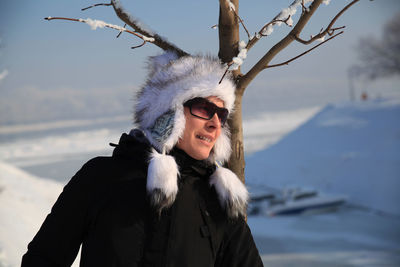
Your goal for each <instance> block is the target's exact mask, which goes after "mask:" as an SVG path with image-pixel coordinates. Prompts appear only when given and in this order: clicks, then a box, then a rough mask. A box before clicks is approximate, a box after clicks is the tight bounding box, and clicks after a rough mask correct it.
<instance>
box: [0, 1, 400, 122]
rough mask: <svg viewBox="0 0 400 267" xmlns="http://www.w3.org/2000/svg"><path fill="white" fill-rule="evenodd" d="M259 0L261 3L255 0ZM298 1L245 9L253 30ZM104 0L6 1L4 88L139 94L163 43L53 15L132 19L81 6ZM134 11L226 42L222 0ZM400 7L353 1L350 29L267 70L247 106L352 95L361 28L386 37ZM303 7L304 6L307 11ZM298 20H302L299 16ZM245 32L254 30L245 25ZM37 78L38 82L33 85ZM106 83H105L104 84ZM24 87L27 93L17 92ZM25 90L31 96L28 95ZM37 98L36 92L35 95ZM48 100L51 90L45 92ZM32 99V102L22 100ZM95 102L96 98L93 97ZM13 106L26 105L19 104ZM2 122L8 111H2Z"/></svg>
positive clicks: (182, 41)
mask: <svg viewBox="0 0 400 267" xmlns="http://www.w3.org/2000/svg"><path fill="white" fill-rule="evenodd" d="M250 2H251V3H250ZM291 2H292V1H287V0H281V1H276V0H263V1H261V0H253V1H241V2H240V7H239V12H240V15H241V16H242V18H243V19H244V20H245V23H246V26H247V27H248V29H249V30H250V31H251V32H255V31H258V30H259V29H260V28H261V27H262V25H264V24H265V23H266V22H268V21H269V20H270V19H272V18H273V17H274V16H275V15H276V14H278V13H279V11H280V10H281V9H282V8H285V7H287V6H288V5H289V4H290V3H291ZM348 2H349V1H343V0H332V1H331V3H330V4H329V5H327V6H325V5H322V6H321V7H320V9H319V11H318V13H317V14H316V15H315V16H314V17H313V18H312V20H311V23H310V24H309V25H308V26H307V27H306V29H305V31H304V33H303V37H304V38H306V37H307V36H309V35H311V34H315V33H317V32H318V31H319V30H320V28H322V27H323V26H326V25H327V24H328V23H329V21H330V19H331V18H332V17H333V16H334V15H335V14H336V12H338V11H339V10H340V9H341V8H342V7H343V6H344V5H345V4H346V3H348ZM95 3H99V2H97V1H88V0H80V1H78V0H68V1H66V0H58V1H54V0H36V1H29V0H15V1H4V0H3V1H1V4H0V40H1V43H0V73H1V72H2V71H4V70H7V72H8V75H7V76H6V77H5V78H4V79H2V80H0V95H2V96H3V97H2V98H3V101H5V100H4V99H6V98H7V103H8V104H9V103H13V101H15V103H13V104H14V105H16V106H18V105H22V106H21V108H23V106H24V104H25V103H23V102H24V100H23V95H24V92H25V91H29V90H33V91H35V92H36V95H41V94H42V92H43V95H42V97H43V98H46V96H47V93H48V92H50V91H51V95H52V96H53V98H50V99H49V101H51V100H52V99H54V95H57V92H59V95H60V97H61V98H62V94H65V92H66V91H68V90H69V91H74V92H85V94H86V95H90V94H96V92H98V91H107V90H115V92H116V94H127V95H126V98H131V97H132V96H133V92H134V90H135V89H137V88H138V87H140V85H141V84H143V82H144V80H145V77H146V72H145V59H146V57H147V56H150V55H154V54H157V53H160V51H161V50H160V49H159V48H157V47H155V46H153V45H151V44H148V45H146V46H145V47H142V48H140V49H136V50H131V49H130V47H131V46H132V45H135V44H138V43H140V40H137V39H135V38H134V37H133V36H130V35H128V34H123V35H122V36H121V37H120V38H118V39H116V38H115V36H116V34H117V32H115V31H113V30H111V29H97V30H96V31H93V30H91V29H90V28H89V27H88V26H87V25H85V24H82V23H76V22H67V21H51V22H48V21H45V20H44V19H43V18H44V17H47V16H53V17H54V16H65V17H71V18H88V17H90V18H92V19H100V20H104V21H106V22H109V23H113V24H118V25H121V26H122V25H123V23H122V22H120V21H119V19H118V18H117V17H116V15H115V14H114V12H113V10H112V8H111V7H97V8H93V9H90V10H87V11H81V8H83V7H86V6H89V5H92V4H95ZM122 3H123V4H124V5H125V6H126V8H127V9H128V11H130V12H131V14H132V15H134V16H136V17H138V18H139V19H140V20H141V21H142V22H143V23H144V24H146V25H148V26H149V27H150V28H151V29H153V30H154V31H156V32H158V33H159V34H161V35H162V36H165V37H167V39H168V40H170V41H171V42H173V43H175V44H176V45H178V46H179V47H181V48H182V49H184V50H186V51H188V52H190V53H199V52H200V53H211V54H213V55H216V54H217V52H218V39H217V37H218V36H217V35H218V32H217V31H216V30H212V29H211V28H210V27H211V26H212V25H214V24H216V23H217V22H218V12H219V11H218V1H211V0H205V1H183V0H179V1H154V0H146V1H127V0H125V1H122ZM399 11H400V3H399V2H398V1H397V0H385V1H382V0H381V1H380V0H375V1H368V0H363V1H360V3H358V4H356V5H355V6H354V7H352V8H351V9H350V10H349V11H347V12H346V13H345V14H344V15H343V16H342V17H341V18H340V20H339V21H338V22H337V24H336V25H337V26H343V25H346V30H345V33H344V34H343V35H341V36H340V37H337V38H336V39H335V40H332V41H330V42H328V43H327V44H325V45H324V46H323V47H321V48H319V49H317V50H315V51H313V52H312V53H311V54H309V55H306V56H305V57H303V58H301V59H299V60H298V61H296V62H293V63H292V64H290V65H289V66H285V67H280V68H276V69H269V70H266V71H264V72H262V73H261V74H260V75H259V76H258V77H257V78H256V79H255V80H254V81H253V83H252V84H251V85H250V87H249V88H248V89H247V91H246V93H245V98H244V99H245V102H244V112H245V115H246V114H253V113H254V112H262V111H264V110H272V109H273V110H276V109H290V108H297V107H302V106H310V105H324V104H326V103H329V102H336V101H341V100H345V99H348V98H349V92H348V87H349V86H348V84H349V83H348V79H347V70H348V68H349V66H351V65H352V64H354V63H356V59H357V54H356V45H357V43H358V40H359V38H360V37H366V36H371V35H373V36H376V37H380V34H381V29H382V26H383V25H384V23H385V21H386V20H387V19H389V18H390V17H392V16H393V15H394V14H395V13H396V12H399ZM298 13H299V12H298ZM295 21H296V20H295ZM289 30H290V29H289V28H287V27H285V26H281V27H277V28H275V31H274V33H273V34H272V35H271V36H270V37H268V38H265V39H263V40H261V41H260V42H259V43H258V44H257V45H256V47H255V48H254V49H253V50H251V51H250V52H249V55H248V59H247V61H246V62H245V64H244V65H243V71H246V70H248V69H249V68H250V67H251V66H252V64H254V62H255V60H256V59H257V58H259V57H260V56H262V55H263V54H264V53H265V52H266V51H267V50H268V49H269V48H270V47H271V46H272V45H273V44H275V43H276V42H277V41H278V40H279V38H281V37H282V36H283V35H284V34H286V33H287V32H288V31H289ZM242 39H245V35H244V34H243V35H242ZM308 48H310V47H309V46H308V47H306V46H303V45H299V44H294V45H292V46H291V47H290V48H289V49H287V50H285V52H284V53H282V54H281V55H280V56H279V57H277V59H276V60H274V63H278V62H280V61H284V60H286V59H289V58H291V57H293V56H295V55H297V54H298V53H299V52H302V51H304V50H307V49H308ZM398 85H399V83H398V79H397V80H396V79H395V80H393V79H392V80H383V81H378V82H374V83H362V82H358V83H356V85H355V86H356V90H357V94H358V93H359V92H360V91H361V87H362V88H364V90H366V91H367V92H368V93H369V94H370V95H371V96H374V95H376V96H377V95H382V96H386V95H389V96H392V95H393V94H396V92H398V91H399V90H396V89H395V88H396V87H398ZM32 88H34V89H32ZM99 88H101V90H100V89H99ZM393 92H394V93H393ZM17 93H18V96H19V98H18V97H13V96H14V95H15V94H17ZM21 96H22V101H21ZM26 100H27V101H29V100H30V101H31V102H34V101H33V99H32V98H31V99H26ZM43 101H45V100H43ZM21 102H22V103H21ZM87 108H90V107H87ZM12 112H18V109H17V108H16V109H15V110H13V111H12ZM0 122H1V120H0Z"/></svg>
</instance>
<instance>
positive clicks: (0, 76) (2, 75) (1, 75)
mask: <svg viewBox="0 0 400 267" xmlns="http://www.w3.org/2000/svg"><path fill="white" fill-rule="evenodd" d="M7 75H8V70H3V71H2V72H0V82H1V81H2V80H4V79H5V78H6V77H7Z"/></svg>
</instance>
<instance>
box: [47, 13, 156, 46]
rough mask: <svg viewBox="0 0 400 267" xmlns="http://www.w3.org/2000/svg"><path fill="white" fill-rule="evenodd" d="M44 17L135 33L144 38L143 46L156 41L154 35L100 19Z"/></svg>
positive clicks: (94, 27)
mask: <svg viewBox="0 0 400 267" xmlns="http://www.w3.org/2000/svg"><path fill="white" fill-rule="evenodd" d="M44 19H45V20H48V21H50V20H69V21H75V22H83V23H86V24H89V25H90V26H91V27H92V29H96V28H98V27H99V28H103V27H106V28H110V29H114V30H118V31H120V32H127V33H130V34H133V35H135V36H137V37H139V38H140V39H142V40H143V44H141V45H140V46H143V45H144V44H145V43H147V42H151V43H152V42H154V39H153V38H152V37H148V36H145V35H142V34H139V33H137V32H133V31H130V30H127V29H125V28H124V27H121V26H118V25H114V24H109V23H105V22H103V21H100V20H91V19H74V18H64V17H47V18H44Z"/></svg>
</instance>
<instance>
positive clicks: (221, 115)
mask: <svg viewBox="0 0 400 267" xmlns="http://www.w3.org/2000/svg"><path fill="white" fill-rule="evenodd" d="M228 114H229V112H228V110H227V109H225V108H224V109H219V110H218V111H217V115H218V118H219V120H220V121H221V125H222V126H223V125H224V124H225V122H226V119H227V118H228Z"/></svg>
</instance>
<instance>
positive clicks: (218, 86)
mask: <svg viewBox="0 0 400 267" xmlns="http://www.w3.org/2000/svg"><path fill="white" fill-rule="evenodd" d="M149 66H150V67H149V69H150V75H149V78H148V80H147V83H146V84H145V86H144V87H143V88H142V90H141V91H140V92H139V94H138V96H137V103H136V109H135V116H136V118H135V120H136V123H138V124H139V126H140V128H141V129H142V130H143V131H144V132H145V133H146V136H147V138H148V139H149V141H150V143H152V145H153V146H155V147H156V148H157V149H158V150H159V151H165V152H169V151H170V150H171V149H172V148H173V147H174V146H175V145H176V143H177V142H178V140H179V138H180V137H181V136H182V134H183V131H184V129H185V116H184V113H183V103H185V102H186V101H188V100H190V99H192V98H195V97H209V96H216V97H218V98H220V99H221V100H222V101H224V106H225V108H227V109H228V110H229V112H232V111H233V106H234V102H235V85H234V83H233V81H232V80H231V79H230V78H229V77H226V78H224V79H223V80H222V82H221V83H219V81H220V80H221V78H222V76H223V74H224V72H225V67H223V66H222V65H221V64H220V62H219V60H218V59H215V58H211V57H207V56H184V57H180V58H178V57H177V56H176V54H174V53H173V52H166V53H165V54H163V55H160V56H157V57H153V58H151V60H150V64H149ZM169 110H173V111H175V117H174V128H173V130H172V133H171V135H170V136H169V137H168V139H167V140H166V141H165V143H164V144H158V143H157V141H156V140H152V137H151V134H149V132H148V129H149V128H150V127H152V126H153V124H154V122H155V120H156V119H157V118H158V117H160V116H161V115H163V114H164V113H166V112H167V111H169ZM228 138H229V131H228V130H224V131H223V133H222V134H221V137H220V138H219V139H222V140H221V141H219V140H217V142H218V144H217V145H216V146H217V148H216V149H215V150H214V149H213V152H212V153H213V154H215V155H213V156H212V157H214V158H215V159H217V160H219V161H225V160H227V159H228V158H229V155H230V151H231V148H230V142H227V139H228Z"/></svg>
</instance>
